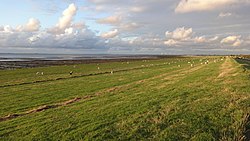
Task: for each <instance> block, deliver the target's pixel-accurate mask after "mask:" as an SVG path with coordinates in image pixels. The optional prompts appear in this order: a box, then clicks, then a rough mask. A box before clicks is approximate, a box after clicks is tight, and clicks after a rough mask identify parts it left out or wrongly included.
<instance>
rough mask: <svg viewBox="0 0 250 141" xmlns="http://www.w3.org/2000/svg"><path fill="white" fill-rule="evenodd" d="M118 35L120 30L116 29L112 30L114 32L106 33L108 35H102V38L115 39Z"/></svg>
mask: <svg viewBox="0 0 250 141" xmlns="http://www.w3.org/2000/svg"><path fill="white" fill-rule="evenodd" d="M117 35H118V30H117V29H115V30H112V31H109V32H106V33H102V34H101V37H103V38H114V37H116V36H117Z"/></svg>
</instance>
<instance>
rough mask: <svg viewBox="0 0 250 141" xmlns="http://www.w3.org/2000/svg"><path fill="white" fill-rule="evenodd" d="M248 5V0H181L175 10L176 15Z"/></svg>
mask: <svg viewBox="0 0 250 141" xmlns="http://www.w3.org/2000/svg"><path fill="white" fill-rule="evenodd" d="M246 3H250V1H249V0H181V1H180V2H179V4H178V6H177V7H176V8H175V12H176V13H188V12H193V11H209V10H214V9H218V8H222V7H227V6H230V5H235V4H246Z"/></svg>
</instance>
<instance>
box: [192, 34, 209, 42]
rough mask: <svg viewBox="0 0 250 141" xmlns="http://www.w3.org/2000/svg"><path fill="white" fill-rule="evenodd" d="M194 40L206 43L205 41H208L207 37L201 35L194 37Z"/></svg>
mask: <svg viewBox="0 0 250 141" xmlns="http://www.w3.org/2000/svg"><path fill="white" fill-rule="evenodd" d="M194 41H195V42H196V43H204V42H206V41H207V39H206V38H205V37H204V36H200V37H195V38H194Z"/></svg>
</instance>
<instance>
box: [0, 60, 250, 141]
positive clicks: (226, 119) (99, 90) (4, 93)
mask: <svg viewBox="0 0 250 141" xmlns="http://www.w3.org/2000/svg"><path fill="white" fill-rule="evenodd" d="M249 64H250V63H249V61H247V60H241V59H238V60H237V59H236V60H235V59H234V58H232V57H225V56H209V57H205V56H203V57H183V58H166V59H158V60H137V61H128V62H109V63H100V64H97V63H92V64H76V65H67V66H66V65H65V66H51V67H38V68H24V69H16V70H1V71H0V140H46V141H47V140H170V141H172V140H173V141H175V140H227V141H229V140H247V139H250V137H249V134H250V131H249V130H250V123H249V120H250V117H249V113H250V71H249ZM70 71H72V72H73V73H72V74H71V75H70V74H69V72H70Z"/></svg>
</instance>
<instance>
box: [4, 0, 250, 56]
mask: <svg viewBox="0 0 250 141" xmlns="http://www.w3.org/2000/svg"><path fill="white" fill-rule="evenodd" d="M0 9H1V11H0V17H1V18H0V53H53V54H55V53H63V54H168V55H173V54H211V55H213V54H250V14H249V13H250V0H1V2H0Z"/></svg>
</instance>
